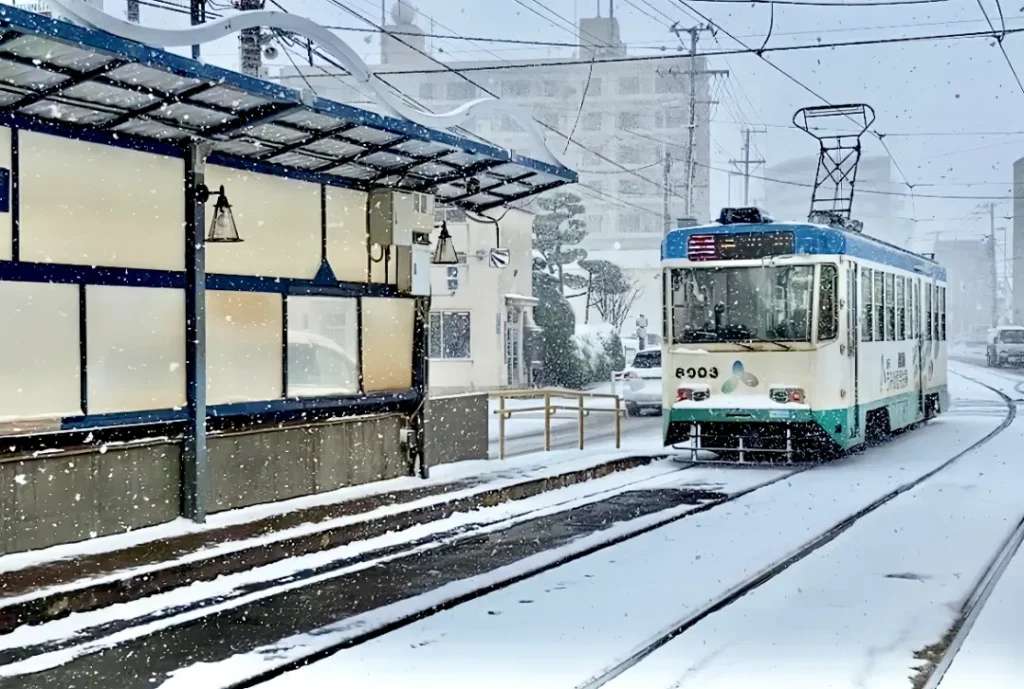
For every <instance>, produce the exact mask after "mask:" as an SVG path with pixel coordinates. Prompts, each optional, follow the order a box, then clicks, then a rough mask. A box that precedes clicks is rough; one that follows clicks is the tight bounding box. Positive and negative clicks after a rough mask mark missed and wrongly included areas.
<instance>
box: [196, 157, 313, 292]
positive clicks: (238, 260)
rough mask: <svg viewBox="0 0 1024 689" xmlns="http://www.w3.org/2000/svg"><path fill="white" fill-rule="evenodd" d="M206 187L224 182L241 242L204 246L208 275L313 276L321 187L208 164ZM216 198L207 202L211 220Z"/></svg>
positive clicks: (208, 220) (208, 216)
mask: <svg viewBox="0 0 1024 689" xmlns="http://www.w3.org/2000/svg"><path fill="white" fill-rule="evenodd" d="M206 185H207V186H208V187H210V189H213V190H216V189H217V188H218V187H219V186H220V185H224V191H225V192H226V193H227V197H228V201H229V202H230V203H231V210H232V213H233V214H234V216H235V222H236V223H237V225H238V234H239V236H240V237H241V238H242V239H243V241H242V242H241V243H240V244H207V245H206V270H207V272H209V273H234V274H239V275H267V276H274V277H293V278H312V277H313V276H314V275H316V271H317V268H319V267H320V185H319V184H311V183H309V182H299V181H296V180H292V179H284V178H281V177H271V176H270V175H261V174H257V173H254V172H245V171H242V170H234V169H232V168H227V167H220V166H217V165H210V166H209V167H207V169H206ZM216 202H217V197H216V196H211V197H210V202H209V203H208V204H207V206H206V220H207V227H206V228H205V229H206V230H208V229H209V223H210V221H211V220H213V208H214V204H215V203H216Z"/></svg>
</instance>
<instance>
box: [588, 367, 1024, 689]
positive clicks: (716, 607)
mask: <svg viewBox="0 0 1024 689" xmlns="http://www.w3.org/2000/svg"><path fill="white" fill-rule="evenodd" d="M957 375H960V376H961V377H963V378H964V379H966V380H969V381H971V382H973V383H975V384H977V385H980V386H982V387H985V388H987V389H988V390H991V391H992V392H994V393H996V394H997V395H999V397H1000V398H1002V401H1003V403H1004V404H1005V405H1006V415H1005V417H1004V418H1003V420H1002V422H1001V423H1000V424H999V425H998V426H996V427H995V428H993V429H992V430H991V431H989V432H988V433H987V434H986V435H984V436H983V437H982V438H980V439H978V440H977V441H975V442H974V443H972V444H971V445H969V446H968V447H966V448H964V449H963V450H961V451H960V452H958V453H956V454H955V455H953V456H952V457H950V458H949V459H947V460H946V461H944V462H942V463H941V464H939V465H937V466H935V467H934V468H932V469H930V470H929V471H927V472H925V473H924V474H922V475H920V476H918V477H917V478H915V479H913V480H910V481H907V482H905V483H903V484H901V485H899V486H897V487H896V488H894V489H893V490H891V491H889V492H887V493H886V494H884V495H882V496H881V497H879V498H877V499H875V500H873V501H872V502H870V503H868V504H867V505H865V506H863V507H862V508H860V509H859V510H857V511H856V512H854V513H852V514H850V515H848V516H847V517H845V518H844V519H842V520H841V521H839V522H837V523H835V524H833V525H832V526H831V527H829V528H828V529H826V530H825V531H823V532H821V533H819V534H818V535H817V536H815V537H814V538H812V539H810V540H808V541H806V542H804V544H803V545H801V546H800V547H798V548H797V549H796V550H794V551H792V552H790V553H789V554H787V555H786V556H784V557H782V558H780V559H779V560H776V561H775V562H774V563H773V564H771V565H769V566H768V567H766V568H763V569H761V570H760V571H758V572H756V573H754V574H753V575H751V576H750V577H748V578H747V579H745V580H744V581H742V582H740V583H739V584H736V585H735V586H733V587H732V588H730V589H728V590H727V591H725V592H724V593H722V594H720V595H718V596H716V597H715V598H713V599H712V600H710V601H708V602H707V603H706V604H705V605H703V606H702V607H701V608H699V609H698V610H696V611H695V612H692V613H689V614H687V615H686V616H685V617H681V618H679V619H678V620H676V621H674V622H673V623H672V624H670V625H669V626H667V627H665V628H663V629H661V630H660V631H658V632H657V633H656V634H654V635H652V636H651V637H649V638H648V639H647V641H645V642H642V643H641V644H640V645H638V646H637V647H636V648H635V649H634V650H633V651H632V652H630V653H629V655H627V656H626V657H625V658H622V659H620V660H619V661H617V662H615V663H614V664H612V665H609V666H607V667H606V668H604V669H603V670H601V671H600V672H598V673H596V674H594V675H592V676H591V677H590V678H589V679H587V680H586V681H584V682H582V683H580V684H578V685H576V687H575V689H598V688H599V687H603V686H605V685H606V684H608V683H609V682H611V681H613V680H614V679H616V678H617V677H619V676H620V675H622V674H623V673H625V672H626V671H627V670H629V669H630V668H632V667H634V666H636V665H638V664H639V663H640V662H641V661H643V660H644V659H645V658H647V657H648V656H650V655H651V654H653V653H654V652H655V651H657V650H658V649H659V648H661V647H663V646H665V645H666V644H668V643H669V642H670V641H672V640H673V639H675V638H677V637H679V636H681V635H682V634H684V633H686V632H687V631H688V630H690V629H692V628H693V627H695V626H697V625H698V624H700V623H701V622H702V621H703V620H705V619H706V618H708V617H710V616H711V615H714V614H715V613H717V612H720V611H722V610H724V609H726V608H728V607H729V606H730V605H732V604H733V603H735V602H737V601H738V600H740V599H741V598H743V597H745V596H746V595H747V594H749V593H752V592H754V591H756V590H757V589H759V588H760V587H762V586H763V585H764V584H766V583H768V582H770V581H772V580H773V579H775V578H776V577H778V576H779V575H781V574H782V573H784V572H785V571H786V570H788V569H789V568H790V567H792V566H793V565H794V564H796V563H798V562H800V561H802V560H804V559H806V558H807V557H809V556H810V555H812V554H814V553H816V552H817V551H818V550H820V549H821V548H822V547H824V546H826V545H828V544H829V543H831V542H832V541H834V540H835V539H836V538H838V537H839V536H840V535H842V534H843V533H845V532H846V531H847V530H849V529H850V528H851V527H853V526H854V525H855V524H856V523H857V522H859V521H860V520H861V519H862V518H864V517H865V516H867V515H869V514H871V513H873V512H875V511H876V510H878V509H879V508H881V507H883V506H884V505H886V504H888V503H890V502H892V501H893V500H895V499H896V498H897V497H899V496H900V495H903V494H904V493H906V492H908V491H910V490H912V489H914V488H916V487H917V486H919V485H921V484H922V483H924V482H925V481H927V480H928V479H930V478H932V477H933V476H935V475H936V474H939V473H940V472H942V471H943V470H945V469H947V468H948V467H950V466H951V465H953V464H954V463H956V462H957V461H958V460H960V459H961V458H962V457H964V456H966V455H968V454H970V453H972V452H974V451H976V450H977V449H979V448H980V447H982V446H984V445H985V444H987V443H988V442H990V441H991V440H992V439H994V438H995V437H996V436H998V435H999V434H1000V433H1002V432H1003V431H1005V430H1006V429H1007V428H1009V427H1010V425H1011V424H1012V423H1013V421H1014V419H1015V418H1016V415H1017V405H1016V401H1015V400H1014V399H1012V398H1011V397H1010V396H1009V395H1006V394H1005V393H1003V392H1002V391H1001V390H999V389H997V388H995V387H993V386H991V385H988V384H986V383H984V382H981V381H979V380H976V379H974V378H971V377H970V376H966V375H963V374H957ZM1022 383H1024V381H1022ZM1018 532H1019V533H1018ZM1020 539H1024V522H1022V523H1021V524H1020V525H1018V528H1017V530H1015V531H1014V533H1013V534H1011V537H1010V538H1008V539H1007V541H1006V542H1005V543H1004V545H1003V547H1002V548H1000V550H999V552H997V553H996V555H995V556H994V558H993V561H992V563H990V567H989V569H988V570H986V576H984V577H982V579H981V581H979V584H978V588H979V595H978V596H972V597H974V598H976V601H975V603H974V604H973V605H972V606H971V607H970V611H969V612H968V613H966V614H965V617H964V620H965V622H966V621H967V619H968V616H970V615H973V616H975V617H976V615H977V613H978V612H980V609H981V607H982V606H983V604H984V599H986V598H987V596H988V595H989V594H990V593H991V590H992V589H993V588H994V586H995V582H996V581H997V580H998V576H999V575H1001V574H1002V571H1003V570H1005V568H1006V565H1007V564H1008V563H1009V561H1010V559H1011V558H1012V554H1010V555H1009V556H1007V555H1006V554H1005V553H1006V552H1008V551H1009V550H1010V549H1012V551H1013V552H1016V550H1017V548H1018V547H1019V545H1020ZM982 588H983V589H985V590H984V592H981V589H982ZM982 593H983V595H982ZM969 600H970V599H969ZM970 620H971V623H973V617H971V618H970ZM964 636H966V632H965V634H964ZM962 641H963V639H962V638H961V639H960V643H962ZM957 648H958V646H957ZM954 654H955V651H954ZM951 660H952V658H950V660H949V661H948V662H951ZM948 662H947V665H946V666H947V667H948ZM930 689H934V687H931V688H930Z"/></svg>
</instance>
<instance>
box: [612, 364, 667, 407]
mask: <svg viewBox="0 0 1024 689" xmlns="http://www.w3.org/2000/svg"><path fill="white" fill-rule="evenodd" d="M617 378H618V380H619V381H621V390H622V392H621V394H622V399H623V400H624V401H625V403H626V413H627V414H628V415H630V416H639V415H640V414H642V413H644V412H646V411H651V412H654V413H655V414H661V394H662V391H661V350H660V349H644V350H642V351H639V352H637V353H636V354H635V355H633V363H632V364H631V365H630V366H628V367H626V369H625V370H623V371H622V372H620V373H619V374H618V375H617Z"/></svg>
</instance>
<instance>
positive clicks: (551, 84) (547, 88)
mask: <svg viewBox="0 0 1024 689" xmlns="http://www.w3.org/2000/svg"><path fill="white" fill-rule="evenodd" d="M544 95H545V96H547V97H549V98H553V97H555V96H557V95H558V82H557V81H545V82H544Z"/></svg>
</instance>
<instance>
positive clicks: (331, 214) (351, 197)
mask: <svg viewBox="0 0 1024 689" xmlns="http://www.w3.org/2000/svg"><path fill="white" fill-rule="evenodd" d="M366 241H367V238H366V194H365V193H364V192H361V191H353V190H351V189H339V188H338V187H327V260H328V261H330V263H331V268H333V269H334V275H335V276H336V277H337V278H338V279H339V280H346V281H348V282H366V281H367V276H366V270H367V269H366Z"/></svg>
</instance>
